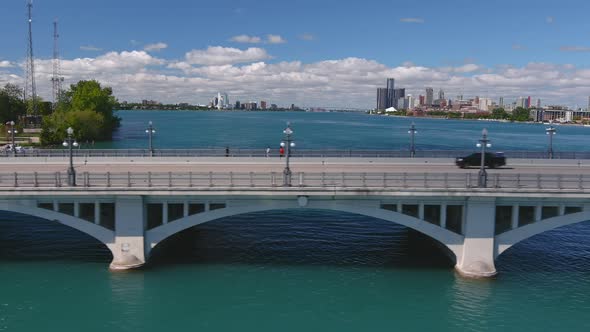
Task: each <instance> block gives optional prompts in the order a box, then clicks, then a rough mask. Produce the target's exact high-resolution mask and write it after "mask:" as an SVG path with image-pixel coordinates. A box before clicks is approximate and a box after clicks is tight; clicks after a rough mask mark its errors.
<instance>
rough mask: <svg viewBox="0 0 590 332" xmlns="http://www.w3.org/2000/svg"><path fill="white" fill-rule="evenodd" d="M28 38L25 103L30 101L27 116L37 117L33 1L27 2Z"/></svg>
mask: <svg viewBox="0 0 590 332" xmlns="http://www.w3.org/2000/svg"><path fill="white" fill-rule="evenodd" d="M27 13H28V24H29V36H28V45H27V60H26V66H25V102H26V101H27V99H30V100H31V108H30V109H28V111H29V115H33V116H35V117H36V116H37V115H38V114H37V86H36V85H35V57H34V56H33V0H28V1H27Z"/></svg>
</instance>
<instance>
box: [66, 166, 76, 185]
mask: <svg viewBox="0 0 590 332" xmlns="http://www.w3.org/2000/svg"><path fill="white" fill-rule="evenodd" d="M68 186H72V187H75V186H76V171H74V170H73V169H71V168H70V169H68Z"/></svg>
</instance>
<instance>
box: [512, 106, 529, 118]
mask: <svg viewBox="0 0 590 332" xmlns="http://www.w3.org/2000/svg"><path fill="white" fill-rule="evenodd" d="M529 119H530V111H529V110H528V109H526V108H523V107H517V108H515V109H514V110H513V111H512V117H511V120H512V121H529Z"/></svg>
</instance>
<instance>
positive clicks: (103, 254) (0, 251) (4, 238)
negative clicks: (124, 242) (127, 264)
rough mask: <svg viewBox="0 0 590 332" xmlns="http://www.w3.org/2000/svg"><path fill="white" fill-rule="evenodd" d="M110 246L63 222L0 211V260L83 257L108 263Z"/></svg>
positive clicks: (83, 259)
mask: <svg viewBox="0 0 590 332" xmlns="http://www.w3.org/2000/svg"><path fill="white" fill-rule="evenodd" d="M112 259H113V256H112V255H111V252H110V250H109V249H108V248H107V247H106V246H105V245H104V244H102V243H100V242H99V241H98V240H96V239H95V238H93V237H91V236H90V235H87V234H84V233H82V232H80V231H78V230H76V229H73V228H70V227H68V226H65V225H62V224H60V223H57V222H54V221H51V220H46V219H41V218H37V217H33V216H29V215H24V214H20V213H14V212H6V211H0V262H2V261H13V262H18V261H48V260H59V261H84V262H100V263H103V262H104V263H105V264H109V263H110V262H111V260H112Z"/></svg>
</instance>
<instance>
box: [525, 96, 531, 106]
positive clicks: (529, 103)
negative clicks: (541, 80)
mask: <svg viewBox="0 0 590 332" xmlns="http://www.w3.org/2000/svg"><path fill="white" fill-rule="evenodd" d="M532 106H533V105H532V104H531V96H528V98H527V99H526V100H525V108H531V107H532Z"/></svg>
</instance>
